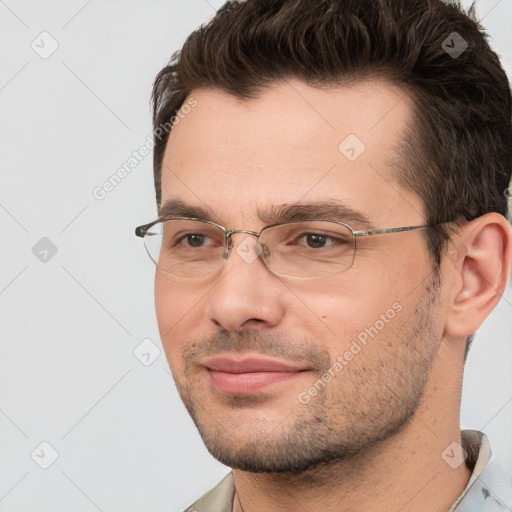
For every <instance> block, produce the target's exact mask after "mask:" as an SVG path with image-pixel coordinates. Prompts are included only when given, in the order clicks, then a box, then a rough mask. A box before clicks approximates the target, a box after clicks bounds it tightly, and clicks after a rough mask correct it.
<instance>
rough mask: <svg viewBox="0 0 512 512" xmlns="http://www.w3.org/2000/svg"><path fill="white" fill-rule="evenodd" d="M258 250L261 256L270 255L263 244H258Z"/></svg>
mask: <svg viewBox="0 0 512 512" xmlns="http://www.w3.org/2000/svg"><path fill="white" fill-rule="evenodd" d="M258 252H259V253H260V255H261V256H262V257H265V256H270V249H269V248H268V247H267V246H266V245H265V244H258Z"/></svg>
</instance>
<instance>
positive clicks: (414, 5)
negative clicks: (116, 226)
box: [153, 0, 512, 269]
mask: <svg viewBox="0 0 512 512" xmlns="http://www.w3.org/2000/svg"><path fill="white" fill-rule="evenodd" d="M454 38H456V39H455V40H457V41H458V42H459V43H460V42H462V46H461V48H463V47H464V45H465V44H467V48H465V49H464V51H463V52H462V53H461V54H460V55H457V56H455V55H454V54H453V53H452V54H450V52H449V48H450V47H453V46H454V45H455V43H454ZM372 77H381V78H385V79H387V80H388V81H390V82H391V83H393V84H396V85H398V86H400V87H402V88H403V89H404V90H407V91H408V92H409V93H410V94H411V96H412V98H413V118H414V123H413V124H412V126H411V127H409V129H408V130H407V133H406V134H404V136H403V138H402V140H401V146H400V149H401V151H400V152H399V154H400V157H399V158H397V159H396V161H395V162H394V164H395V165H394V168H396V173H395V177H396V179H397V180H398V182H399V183H400V184H401V185H403V186H405V187H406V188H408V189H410V190H412V191H414V192H416V193H417V194H418V195H419V196H420V197H421V198H422V200H423V202H424V205H425V211H426V216H427V218H426V219H425V220H426V222H427V223H429V224H437V223H440V222H447V221H455V222H456V223H457V220H459V219H462V218H465V219H467V220H472V219H474V218H476V217H479V216H480V215H483V214H485V213H488V212H498V213H500V214H502V215H504V216H506V215H507V196H506V189H507V187H508V186H509V182H510V176H511V165H512V128H511V93H510V86H509V82H508V80H507V76H506V74H505V72H504V70H503V68H502V67H501V64H500V61H499V59H498V57H497V55H496V54H495V53H494V52H493V51H492V50H491V49H490V47H489V44H488V42H487V36H486V34H485V33H484V32H483V30H482V28H481V26H480V25H479V23H478V22H477V21H476V17H475V12H474V6H473V7H472V8H471V9H470V10H468V11H467V12H465V11H464V10H463V9H462V7H461V5H460V3H455V2H452V3H448V2H443V1H441V0H246V1H245V2H243V3H241V2H226V4H225V5H224V6H223V7H222V8H221V9H219V11H218V12H217V13H216V15H215V16H214V17H213V19H212V20H211V21H210V22H209V23H208V24H206V25H202V26H201V27H200V28H198V29H197V30H196V31H194V32H193V33H192V34H191V35H190V36H189V37H188V38H187V40H186V42H185V44H184V45H183V47H182V49H181V51H177V52H175V53H174V54H173V55H172V57H171V61H170V62H169V65H167V66H166V67H165V68H164V69H162V70H161V71H160V73H159V74H158V76H157V77H156V80H155V84H154V88H153V124H154V129H155V130H157V129H158V127H160V126H163V125H165V124H166V123H169V120H170V119H176V117H175V116H176V115H177V113H178V111H179V109H180V107H181V106H182V105H183V103H184V101H185V99H186V98H187V96H188V95H189V94H190V93H191V92H192V90H194V89H198V88H219V89H221V90H223V91H225V92H227V93H229V94H232V95H233V96H235V97H237V98H239V99H250V98H255V97H258V95H259V94H260V93H261V92H263V91H264V89H265V88H266V87H268V86H269V85H272V84H274V83H276V82H279V81H281V80H284V79H286V78H297V79H300V80H302V81H304V82H306V83H307V84H309V85H312V86H316V87H321V86H323V85H326V86H333V85H340V86H343V85H348V84H350V83H353V82H355V81H360V80H364V79H365V78H372ZM173 116H174V117H173ZM168 136H169V133H168V132H167V133H166V136H165V137H163V138H162V137H160V135H159V136H158V137H156V136H155V149H154V177H155V188H156V199H157V205H158V207H160V203H161V171H162V160H163V155H164V151H165V147H166V143H167V139H168ZM426 237H427V243H428V247H429V252H430V254H431V256H432V259H433V261H434V268H435V269H438V267H439V263H440V260H441V251H442V249H443V246H444V244H445V242H446V240H447V239H448V232H447V230H446V228H445V226H440V227H439V228H436V229H429V230H426Z"/></svg>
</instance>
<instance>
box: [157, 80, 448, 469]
mask: <svg viewBox="0 0 512 512" xmlns="http://www.w3.org/2000/svg"><path fill="white" fill-rule="evenodd" d="M192 96H194V98H195V99H196V100H197V106H196V107H195V108H193V109H192V110H191V111H190V113H188V114H187V115H186V117H185V118H183V119H182V120H181V121H180V122H179V124H178V125H176V126H175V128H173V130H172V132H171V135H170V138H169V142H168V145H167V148H166V153H165V157H164V165H163V170H162V204H164V203H165V202H166V201H167V200H169V199H171V198H172V199H179V200H181V201H183V202H185V203H187V204H189V205H191V206H197V207H202V208H207V209H208V210H209V211H210V212H211V214H212V215H213V216H214V220H215V221H217V222H218V223H220V224H222V225H224V226H227V227H228V228H232V229H245V230H253V231H258V232H259V231H260V230H261V229H262V228H263V227H264V226H265V225H266V224H265V223H264V222H263V221H262V220H261V219H260V218H259V217H258V215H257V211H258V209H269V208H270V207H272V206H274V205H283V204H287V205H290V204H295V203H315V204H316V203H320V202H323V201H338V202H341V203H344V204H345V205H346V206H348V207H350V208H352V209H353V210H357V211H359V212H361V213H363V214H364V215H366V216H367V217H368V219H369V221H370V223H371V224H372V227H373V228H376V229H380V228H389V227H400V226H413V225H422V224H425V216H424V207H423V205H422V202H421V200H420V198H419V197H418V196H417V195H416V194H414V193H412V192H410V191H407V190H405V189H404V188H402V187H401V186H399V185H398V184H397V182H396V181H394V180H393V174H392V172H393V171H392V164H391V162H390V160H391V159H392V158H393V156H395V153H394V145H396V144H397V143H398V141H399V138H400V136H401V135H402V134H403V133H404V130H405V127H406V124H407V123H408V122H409V121H410V115H411V110H410V108H411V107H410V102H409V100H408V98H407V97H405V96H404V93H403V91H402V90H400V89H398V88H396V87H393V86H391V85H390V84H388V83H386V82H381V81H367V82H362V83H359V84H357V85H356V86H353V87H350V88H337V89H315V88H312V87H309V86H307V85H306V84H304V83H302V82H299V81H291V82H288V83H284V84H283V85H276V86H274V87H272V88H271V89H268V90H267V91H265V92H264V93H263V94H262V96H261V97H260V98H258V99H254V100H248V101H240V100H237V99H235V98H234V97H232V96H230V95H227V94H225V93H223V92H220V91H218V90H209V91H206V90H197V91H194V92H193V94H192ZM347 137H348V138H347ZM363 144H364V146H363ZM347 224H349V225H351V226H352V227H353V228H354V229H364V226H363V225H362V224H360V223H359V222H358V221H357V220H353V219H352V220H350V221H348V220H347ZM247 236H249V237H250V238H252V237H251V236H250V235H247V234H244V233H241V234H235V235H234V236H233V243H234V246H233V248H232V250H231V253H230V257H229V259H228V260H227V261H226V262H225V264H224V267H223V269H222V272H221V273H220V274H218V275H216V276H214V277H212V278H210V279H207V280H204V281H203V282H187V281H185V280H180V279H177V278H173V277H171V276H169V275H166V274H164V273H162V272H159V271H157V273H156V283H155V285H156V286H155V295H156V308H157V317H158V323H159V328H160V334H161V337H162V342H163V345H164V348H165V351H166V355H167V359H168V361H169V364H170V367H171V370H172V373H173V375H174V379H175V381H176V384H177V386H178V390H179V392H180V395H181V397H182V399H183V401H184V403H185V406H186V407H187V409H188V411H189V413H190V414H191V416H192V418H193V419H194V421H195V423H196V425H197V427H198V429H199V431H200V433H201V436H202V438H203V440H204V442H205V444H206V446H207V448H208V449H209V450H210V452H211V453H212V454H213V455H214V456H215V457H216V458H218V459H219V460H220V461H221V462H223V463H225V464H226V465H228V466H231V467H233V468H240V469H244V470H247V471H271V472H282V471H294V472H299V471H302V470H304V469H306V468H310V467H313V466H314V465H316V464H318V463H320V462H326V461H331V460H335V459H340V458H347V457H350V456H353V455H354V454H356V453H359V452H361V451H364V450H365V449H367V448H368V447H369V446H371V445H372V444H374V443H376V442H377V441H379V440H382V439H385V438H387V437H389V436H390V435H391V434H393V433H394V432H396V431H398V429H399V428H400V427H402V426H404V425H405V424H406V423H407V422H408V420H409V419H410V418H411V417H412V415H414V413H415V411H416V409H417V407H418V404H419V401H420V398H421V396H422V393H423V391H424V389H425V386H426V383H427V380H428V377H429V370H430V367H431V365H432V362H433V360H434V358H435V356H436V352H437V349H438V347H439V343H440V341H441V338H442V335H443V325H442V311H441V307H440V301H439V297H438V294H437V290H436V288H435V287H434V286H433V279H432V278H433V274H432V264H431V261H430V259H429V257H428V252H427V249H426V243H425V240H424V232H423V230H416V231H410V232H405V233H395V234H386V235H379V236H374V237H363V238H359V239H357V251H356V256H355V261H354V264H353V266H352V267H351V268H350V269H348V270H347V271H346V272H343V273H340V274H337V275H333V276H330V277H323V278H317V279H311V280H293V279H286V278H283V277H280V276H276V275H273V274H272V273H270V272H269V270H268V269H267V268H266V267H265V264H264V262H263V261H262V259H261V258H258V259H256V260H255V261H252V262H247V261H246V259H244V258H243V257H242V256H241V253H240V254H239V253H238V252H237V248H238V247H239V245H240V244H243V243H244V240H245V239H246V238H247ZM336 363H337V364H336ZM270 370H271V371H270ZM290 370H291V371H290ZM236 372H239V373H236Z"/></svg>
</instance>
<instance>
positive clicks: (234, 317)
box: [206, 232, 286, 331]
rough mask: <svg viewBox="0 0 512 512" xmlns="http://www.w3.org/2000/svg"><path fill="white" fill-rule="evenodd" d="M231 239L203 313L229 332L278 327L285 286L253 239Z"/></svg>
mask: <svg viewBox="0 0 512 512" xmlns="http://www.w3.org/2000/svg"><path fill="white" fill-rule="evenodd" d="M242 233H245V236H243V235H242V234H240V235H239V237H238V240H237V241H235V237H232V238H231V245H230V249H229V256H228V253H226V254H225V256H226V257H227V260H226V262H225V264H224V267H223V269H222V272H221V274H220V275H219V277H218V278H217V281H216V283H215V285H214V287H213V289H212V291H211V292H210V293H211V297H210V300H209V302H208V311H207V312H206V314H207V316H208V318H209V320H210V321H211V322H213V323H215V324H216V326H217V327H222V328H223V329H226V330H229V331H238V330H243V329H262V328H269V327H274V326H276V325H278V324H279V323H280V322H281V321H282V318H283V317H284V310H285V308H284V295H285V293H284V292H285V290H286V287H285V286H284V284H283V283H282V282H281V278H279V277H277V276H274V275H273V274H271V273H270V272H269V270H268V269H267V267H266V266H265V263H264V262H263V260H262V259H261V256H259V253H258V249H257V242H256V238H254V237H253V236H250V235H247V232H242Z"/></svg>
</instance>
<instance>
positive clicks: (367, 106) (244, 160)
mask: <svg viewBox="0 0 512 512" xmlns="http://www.w3.org/2000/svg"><path fill="white" fill-rule="evenodd" d="M190 96H191V97H193V98H194V99H195V100H196V105H195V107H194V108H192V109H190V110H189V111H188V113H186V114H185V115H184V116H183V117H182V118H181V119H180V122H179V123H178V124H177V125H176V126H175V127H174V128H173V129H172V131H171V134H170V136H169V140H168V144H167V147H166V152H165V155H164V161H163V166H162V203H163V202H165V200H166V198H167V197H171V196H172V197H179V198H181V199H183V200H184V201H186V202H187V203H190V204H195V205H201V206H203V207H204V206H207V207H208V208H211V209H213V211H215V212H216V214H217V216H218V217H222V216H224V218H225V219H226V220H227V219H228V218H229V216H230V215H231V218H233V215H238V216H240V215H243V216H244V217H247V218H250V217H253V216H254V215H253V214H254V212H256V210H257V209H258V207H262V206H264V205H268V204H282V203H291V202H300V201H301V200H307V201H309V202H311V201H315V200H325V199H336V200H343V201H344V202H346V203H349V204H350V205H351V206H353V207H357V208H359V209H361V210H363V209H364V208H366V209H368V208H370V210H371V207H372V206H371V205H372V204H373V209H374V210H376V208H375V207H376V204H375V202H376V201H378V202H379V203H380V208H381V212H382V209H386V208H387V206H386V204H388V205H389V206H388V207H389V208H394V209H395V210H396V209H397V207H398V208H399V207H400V205H399V204H398V202H397V200H399V199H400V197H401V199H400V201H399V202H403V200H404V198H403V196H400V194H397V187H398V185H397V184H394V186H390V180H392V174H391V169H392V166H391V164H390V160H391V159H392V158H393V157H395V156H396V152H395V148H396V144H397V143H398V141H399V140H400V137H401V135H402V134H403V133H404V131H405V130H406V127H407V125H408V123H409V122H410V120H411V108H410V99H409V97H408V96H407V95H406V93H405V91H403V90H402V89H400V88H398V87H396V86H394V85H392V84H390V83H388V82H385V81H379V80H372V81H365V82H359V83H356V84H354V85H352V86H350V87H337V88H321V89H320V88H314V87H311V86H308V85H307V84H305V83H303V82H300V81H296V80H290V81H286V82H283V83H280V84H275V85H274V86H273V87H271V88H269V89H266V90H265V91H264V92H263V93H262V94H261V95H260V96H259V97H258V98H256V99H250V100H240V99H237V98H235V97H234V96H232V95H229V94H227V93H225V92H223V91H220V90H218V89H209V90H203V89H201V90H195V91H193V93H192V94H191V95H190ZM401 192H402V193H403V194H404V195H406V196H407V195H410V194H412V193H410V192H407V191H401ZM414 195H415V194H413V195H412V196H411V197H410V198H409V199H412V200H414V201H417V199H418V198H415V197H413V196H414ZM406 204H407V201H405V202H404V204H403V206H404V207H406V208H407V206H406ZM408 208H410V206H409V207H408ZM375 213H377V211H375ZM370 214H371V213H370Z"/></svg>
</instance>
